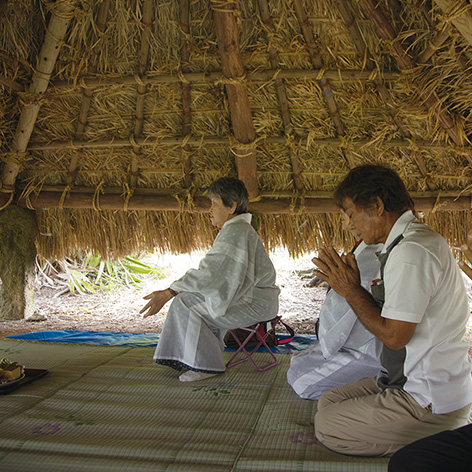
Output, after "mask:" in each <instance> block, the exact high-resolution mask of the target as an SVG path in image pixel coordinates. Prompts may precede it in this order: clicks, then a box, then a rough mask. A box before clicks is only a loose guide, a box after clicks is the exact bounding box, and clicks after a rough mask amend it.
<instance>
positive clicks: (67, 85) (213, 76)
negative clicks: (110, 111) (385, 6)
mask: <svg viewBox="0 0 472 472" xmlns="http://www.w3.org/2000/svg"><path fill="white" fill-rule="evenodd" d="M379 75H380V76H381V77H382V79H383V80H385V81H394V80H398V78H399V77H400V74H399V73H398V72H395V71H365V70H342V69H326V70H323V69H285V70H284V69H267V70H255V71H250V72H247V74H246V77H245V78H246V81H247V82H268V81H270V80H274V81H275V80H276V79H277V78H279V79H296V80H318V79H319V78H320V77H322V78H324V79H327V80H341V81H343V82H350V81H357V80H363V81H371V80H373V79H374V78H375V77H379ZM224 79H225V76H224V74H223V72H221V71H218V72H208V73H206V72H187V73H181V74H178V75H177V74H170V75H169V74H162V75H150V74H148V75H147V76H144V77H141V78H139V79H137V78H136V76H134V75H133V76H108V77H103V78H100V79H97V78H94V77H84V78H82V79H81V80H80V82H79V84H76V83H72V82H68V81H57V82H53V83H51V86H50V93H49V96H51V97H54V92H62V91H64V90H73V89H77V88H78V87H80V86H82V87H87V88H95V87H97V88H99V87H104V88H106V87H112V86H114V85H138V84H139V83H140V81H142V82H143V83H145V84H146V85H153V84H175V83H179V82H182V81H185V82H188V83H195V84H202V83H214V82H220V81H222V80H224Z"/></svg>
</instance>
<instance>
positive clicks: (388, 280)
mask: <svg viewBox="0 0 472 472" xmlns="http://www.w3.org/2000/svg"><path fill="white" fill-rule="evenodd" d="M402 233H403V239H402V240H401V241H400V242H399V243H398V244H397V245H396V246H395V247H394V248H393V250H392V251H391V253H390V255H389V257H388V259H387V262H386V265H385V269H384V285H385V303H384V305H383V307H382V316H383V317H384V318H390V319H394V320H400V321H409V322H412V323H417V326H416V328H415V332H414V334H413V337H412V339H411V340H410V342H409V343H408V344H407V346H406V348H405V349H406V355H405V360H404V364H403V373H404V376H405V377H406V382H405V384H404V386H403V389H404V390H405V391H406V392H408V393H409V394H410V395H412V396H413V398H414V399H415V400H416V401H417V402H418V403H419V404H420V405H421V406H423V407H427V406H428V405H432V411H433V413H436V414H444V413H449V412H452V411H455V410H458V409H460V408H463V407H464V406H466V405H468V404H470V403H472V377H471V370H472V365H471V360H470V357H469V356H468V354H467V351H468V344H467V342H466V341H465V339H464V335H465V327H466V323H467V321H468V319H469V306H468V302H467V295H466V290H465V285H464V281H463V279H462V275H461V272H460V269H459V267H458V265H457V263H456V261H455V259H454V257H453V255H452V252H451V250H450V248H449V246H448V244H447V243H446V241H445V240H444V238H443V237H442V236H441V235H439V234H438V233H436V232H435V231H433V230H432V229H430V228H428V227H427V226H426V225H425V224H423V223H420V222H418V220H417V219H416V217H415V216H414V215H413V213H412V212H411V211H407V212H405V213H403V215H402V216H401V217H400V218H399V219H398V220H397V221H396V223H395V225H394V226H393V228H392V230H391V231H390V233H389V235H388V238H387V241H386V242H385V246H384V248H388V246H389V245H390V244H391V243H392V242H393V241H394V240H395V238H397V237H398V236H399V235H400V234H402ZM384 251H385V249H384Z"/></svg>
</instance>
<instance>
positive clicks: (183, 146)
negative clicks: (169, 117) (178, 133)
mask: <svg viewBox="0 0 472 472" xmlns="http://www.w3.org/2000/svg"><path fill="white" fill-rule="evenodd" d="M190 139H192V133H189V134H187V135H186V136H184V139H182V143H181V144H180V147H181V148H185V146H187V144H188V142H189V141H190Z"/></svg>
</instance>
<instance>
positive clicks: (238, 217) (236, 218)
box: [223, 213, 252, 226]
mask: <svg viewBox="0 0 472 472" xmlns="http://www.w3.org/2000/svg"><path fill="white" fill-rule="evenodd" d="M251 220H252V213H241V214H240V215H236V216H233V218H231V219H230V220H228V221H227V222H226V223H225V224H224V225H223V226H226V225H230V224H233V223H235V222H237V221H244V222H245V223H248V224H251Z"/></svg>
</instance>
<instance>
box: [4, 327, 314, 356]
mask: <svg viewBox="0 0 472 472" xmlns="http://www.w3.org/2000/svg"><path fill="white" fill-rule="evenodd" d="M278 336H279V338H281V339H283V338H286V337H288V335H284V334H280V335H278ZM7 339H22V340H25V341H36V342H48V343H72V344H94V345H100V346H137V347H154V346H155V345H156V344H157V341H158V340H159V334H158V333H106V332H102V331H78V330H58V331H36V332H34V333H26V334H17V335H14V336H8V338H7ZM315 341H316V336H315V335H311V334H298V335H296V336H295V338H294V339H293V340H292V341H291V342H290V343H288V344H282V345H280V346H277V347H276V348H274V349H273V351H274V352H295V351H303V350H304V349H306V348H307V347H309V346H310V345H312V344H313V343H314V342H315Z"/></svg>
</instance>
